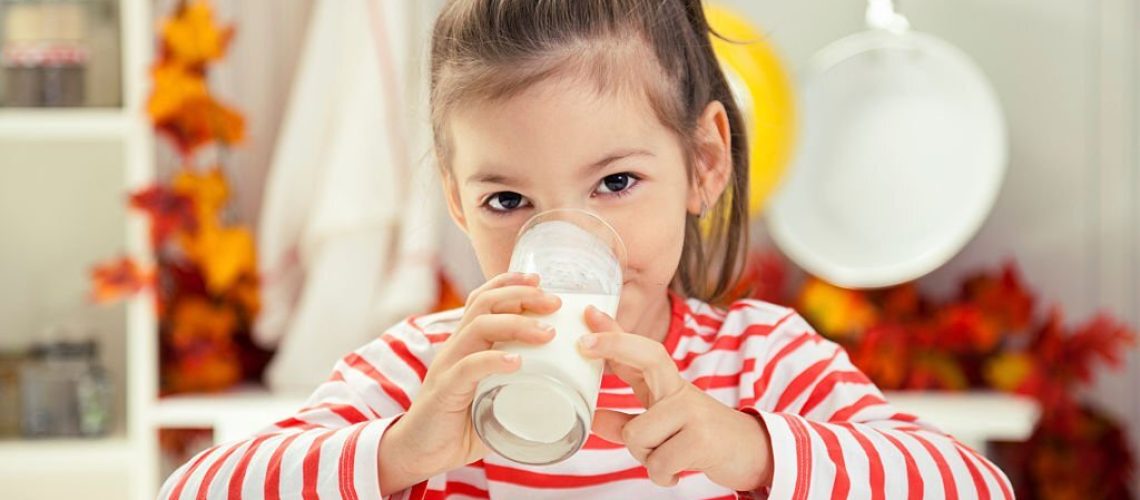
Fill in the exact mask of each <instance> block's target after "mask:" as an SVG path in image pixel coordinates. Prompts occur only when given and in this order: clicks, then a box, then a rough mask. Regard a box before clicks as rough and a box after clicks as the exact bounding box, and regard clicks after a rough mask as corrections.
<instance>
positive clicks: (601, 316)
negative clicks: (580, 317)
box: [585, 306, 625, 333]
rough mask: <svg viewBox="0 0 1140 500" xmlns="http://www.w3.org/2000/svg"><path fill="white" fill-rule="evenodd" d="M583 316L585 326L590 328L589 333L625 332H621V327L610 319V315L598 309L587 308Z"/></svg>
mask: <svg viewBox="0 0 1140 500" xmlns="http://www.w3.org/2000/svg"><path fill="white" fill-rule="evenodd" d="M585 315H586V317H585V320H586V326H587V327H589V328H590V331H591V332H594V333H600V332H623V331H625V330H622V328H621V325H619V324H618V322H617V320H615V319H613V318H612V317H610V315H608V314H606V313H604V312H602V310H601V309H598V308H597V307H594V306H589V307H587V308H586V312H585Z"/></svg>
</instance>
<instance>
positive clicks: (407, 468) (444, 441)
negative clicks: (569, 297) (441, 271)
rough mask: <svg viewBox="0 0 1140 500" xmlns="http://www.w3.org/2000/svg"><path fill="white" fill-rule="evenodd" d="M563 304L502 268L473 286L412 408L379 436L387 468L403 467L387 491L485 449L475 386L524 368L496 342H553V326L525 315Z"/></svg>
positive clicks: (530, 278) (532, 280)
mask: <svg viewBox="0 0 1140 500" xmlns="http://www.w3.org/2000/svg"><path fill="white" fill-rule="evenodd" d="M559 307H561V301H560V300H559V299H558V297H557V296H555V295H550V294H547V293H545V292H543V291H542V290H539V289H538V276H536V275H522V274H517V273H507V274H502V275H499V276H496V277H495V278H492V279H491V280H489V281H488V282H487V283H486V284H484V285H483V286H481V287H479V288H478V289H476V290H475V291H473V292H471V294H470V295H469V296H468V298H467V306H466V309H465V310H464V313H463V318H462V319H461V320H460V322H459V325H458V326H457V327H456V331H455V332H454V333H453V334H452V335H451V337H449V338H448V339H447V341H446V342H445V343H444V345H443V346H442V347H441V348H440V351H439V353H438V354H436V356H435V358H434V359H433V360H432V363H431V366H430V367H429V368H428V371H427V375H426V376H425V378H424V382H423V385H422V386H421V387H420V391H419V394H418V395H417V396H416V398H415V401H414V403H413V404H412V406H411V408H409V409H408V411H407V412H406V413H405V414H404V416H403V417H401V418H400V420H397V421H396V422H395V423H394V424H393V425H392V427H390V428H389V429H388V431H387V432H386V433H385V434H384V437H383V439H382V440H381V443H380V444H381V451H380V453H381V455H382V457H381V464H382V466H384V464H385V463H386V464H388V465H395V464H399V468H400V469H401V470H399V471H392V472H393V474H392V477H393V478H394V479H393V480H392V481H391V483H395V484H391V483H390V484H391V486H393V489H390V490H389V491H387V492H386V493H391V491H396V490H399V489H402V488H401V487H400V486H411V485H412V484H415V483H416V482H419V481H422V480H424V479H427V478H430V477H432V476H434V475H436V474H439V473H442V472H445V471H448V470H452V469H455V468H458V467H462V466H464V465H466V464H469V463H471V462H474V461H476V460H479V459H481V458H483V456H484V455H486V454H487V449H486V447H485V446H484V445H483V443H482V441H480V440H479V436H478V435H477V434H476V432H475V429H474V428H473V427H472V425H471V403H472V400H473V399H474V396H475V387H476V385H477V384H478V383H479V381H481V380H483V379H484V378H486V377H487V376H489V375H492V374H496V373H510V372H513V371H515V370H517V369H518V368H519V366H520V362H519V358H518V356H517V355H508V354H506V353H504V352H502V351H494V350H491V346H492V345H493V344H495V343H496V342H524V343H528V344H544V343H546V342H549V341H550V340H551V339H553V338H554V329H553V328H552V327H550V326H549V325H546V324H544V323H542V322H540V321H538V320H535V319H533V318H528V317H524V316H522V313H524V312H527V313H533V314H538V315H546V314H551V313H554V312H555V311H557V310H558V308H559ZM397 477H398V478H399V479H395V478H397ZM401 479H402V480H401ZM403 483H408V484H406V485H405V484H403Z"/></svg>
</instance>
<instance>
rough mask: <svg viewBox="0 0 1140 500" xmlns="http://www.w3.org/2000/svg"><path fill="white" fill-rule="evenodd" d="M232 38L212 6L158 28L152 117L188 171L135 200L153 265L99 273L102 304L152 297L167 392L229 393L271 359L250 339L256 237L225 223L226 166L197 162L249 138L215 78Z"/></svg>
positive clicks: (191, 4)
mask: <svg viewBox="0 0 1140 500" xmlns="http://www.w3.org/2000/svg"><path fill="white" fill-rule="evenodd" d="M234 33H235V31H234V28H233V27H232V26H222V25H220V24H218V23H217V22H216V20H215V18H214V12H213V9H212V6H211V4H210V2H208V1H206V0H190V1H184V2H180V3H179V4H178V5H177V6H176V7H175V8H174V11H173V14H172V15H171V16H170V17H169V18H167V19H165V20H164V21H163V22H162V23H161V24H160V30H159V35H160V37H159V50H158V57H157V60H156V61H155V63H154V65H153V67H152V69H151V77H152V83H153V88H152V91H151V94H150V98H149V100H148V101H147V106H146V112H147V115H148V116H149V118H150V120H151V123H152V124H153V126H154V128H155V131H156V132H157V133H158V134H159V135H160V136H162V137H165V138H166V139H167V140H168V141H169V143H170V144H171V145H172V146H173V150H174V151H175V152H176V153H177V155H178V158H179V160H180V164H179V165H178V167H177V169H175V170H176V171H175V172H174V173H173V174H172V175H170V176H169V179H168V180H167V181H165V182H160V183H156V184H153V185H150V186H146V187H144V188H142V189H139V190H137V191H135V192H133V193H131V194H130V197H129V203H130V207H131V208H132V209H134V210H136V211H138V212H139V213H142V214H143V215H144V216H145V217H146V219H147V220H148V221H149V223H150V224H149V225H150V243H151V247H152V255H153V258H154V262H153V263H152V264H150V265H144V264H142V263H139V262H136V261H134V260H132V259H130V258H126V257H122V258H118V259H115V260H113V261H110V262H107V263H104V264H99V265H96V266H95V267H94V268H93V269H92V273H91V278H92V294H91V298H92V300H94V301H95V302H99V303H109V302H114V301H117V300H120V299H123V298H126V297H129V296H131V295H133V294H136V293H138V292H140V291H143V290H153V292H154V296H155V305H156V308H157V311H158V317H159V330H160V331H159V334H160V348H161V351H162V353H161V354H162V359H161V365H162V373H161V376H162V381H161V387H162V391H163V392H164V393H176V392H190V391H192V392H198V391H213V390H219V389H224V388H227V387H230V386H232V385H234V384H235V383H238V382H239V381H241V380H242V379H245V378H250V376H251V374H253V373H255V372H257V371H258V370H259V368H260V365H263V361H264V359H267V355H266V353H264V352H260V351H258V350H257V349H255V348H252V343H251V342H249V340H248V333H249V329H250V325H251V323H252V321H253V318H254V317H255V316H256V314H257V310H258V307H259V300H258V290H257V275H256V268H257V266H256V253H255V249H254V240H253V237H252V235H251V234H250V232H249V230H248V229H247V228H246V227H244V226H242V225H239V224H234V223H233V222H232V221H231V220H229V219H230V217H228V216H227V206H228V203H229V198H230V188H229V183H228V182H227V179H226V175H225V171H224V168H223V167H224V166H223V165H221V164H217V163H215V164H210V163H208V162H207V165H209V166H207V167H205V168H203V167H201V166H200V164H202V163H203V162H201V161H200V159H199V158H197V156H198V154H199V153H200V151H202V150H203V148H206V147H214V148H217V149H218V150H224V149H225V148H229V147H233V146H234V145H237V144H238V143H240V142H241V140H242V138H243V137H244V135H245V122H244V119H243V117H242V115H241V114H240V113H239V112H238V111H236V110H235V109H233V108H231V107H229V106H228V105H226V104H224V103H223V102H221V101H220V100H219V99H217V97H216V96H215V95H214V94H213V93H212V92H211V91H210V86H209V79H208V77H209V72H210V69H211V66H212V65H213V64H215V63H217V62H218V61H220V60H221V59H222V58H224V57H225V55H226V51H227V50H228V48H229V45H230V41H231V40H232V39H233V37H234ZM217 156H218V157H219V158H220V157H223V155H217ZM251 357H252V358H254V360H253V361H252V362H250V359H251Z"/></svg>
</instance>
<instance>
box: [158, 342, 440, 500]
mask: <svg viewBox="0 0 1140 500" xmlns="http://www.w3.org/2000/svg"><path fill="white" fill-rule="evenodd" d="M445 337H446V335H445V334H435V335H431V334H428V333H426V332H425V331H424V330H423V329H421V328H419V326H418V325H417V324H416V323H415V322H414V320H408V321H407V322H405V323H404V324H401V325H399V326H397V327H394V328H392V329H390V330H388V331H387V332H385V333H384V334H383V335H382V336H381V337H380V338H379V339H377V340H375V341H373V342H371V343H369V344H368V345H366V346H364V347H362V348H361V349H358V350H357V351H355V352H353V353H352V354H349V355H348V356H345V357H344V358H343V359H342V360H341V361H339V362H338V363H337V364H336V366H335V367H334V369H333V374H332V376H331V377H330V378H329V380H328V381H326V382H325V383H323V384H322V385H321V386H320V387H318V388H317V390H316V391H315V392H314V393H313V395H312V396H310V398H309V400H308V402H307V403H306V405H305V407H304V408H303V409H301V410H300V411H298V412H297V413H296V414H294V415H292V416H288V417H286V418H284V419H282V420H280V421H278V422H277V423H275V424H274V425H272V426H270V427H269V428H268V429H266V430H264V431H262V432H261V433H259V434H257V435H254V436H250V437H249V438H247V439H244V440H240V441H237V442H231V443H223V444H219V445H217V446H214V447H212V448H210V449H207V450H205V451H203V452H201V453H199V454H198V455H197V456H195V457H194V458H193V459H191V460H190V461H189V462H187V463H186V464H184V465H182V466H181V467H180V468H178V470H176V471H175V472H174V473H173V474H172V475H171V476H170V477H169V478H168V479H167V480H166V482H165V483H164V484H163V486H162V489H161V491H160V494H159V497H158V498H159V499H161V500H167V499H169V500H181V499H205V498H210V499H214V498H228V499H238V498H265V499H269V500H273V499H277V498H281V497H289V498H298V497H299V498H305V499H315V498H321V499H346V500H348V499H372V498H379V497H380V484H379V473H380V467H379V460H380V457H379V447H380V439H381V437H383V435H384V431H385V430H386V429H387V428H388V427H389V426H391V425H392V423H394V422H395V421H396V420H398V419H399V418H400V417H401V416H402V415H403V413H404V412H405V411H406V410H407V409H408V407H409V406H410V405H411V401H412V399H413V398H414V396H415V394H416V392H417V391H418V389H419V387H420V385H421V383H422V382H423V378H424V376H425V374H426V372H427V366H428V365H429V364H430V361H431V357H432V355H433V353H434V351H433V349H432V344H433V342H439V341H442V340H443V339H444V338H445ZM407 495H408V492H407V491H404V492H400V493H399V494H396V495H393V496H392V498H400V497H405V496H407Z"/></svg>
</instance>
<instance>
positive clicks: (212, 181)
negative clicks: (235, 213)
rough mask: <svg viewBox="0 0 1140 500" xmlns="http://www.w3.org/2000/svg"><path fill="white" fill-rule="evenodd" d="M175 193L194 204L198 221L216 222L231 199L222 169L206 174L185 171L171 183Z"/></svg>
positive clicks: (209, 171) (213, 169) (215, 168)
mask: <svg viewBox="0 0 1140 500" xmlns="http://www.w3.org/2000/svg"><path fill="white" fill-rule="evenodd" d="M171 187H172V188H173V190H174V192H176V193H178V194H180V195H182V196H185V197H187V198H189V199H191V200H193V202H194V209H195V211H196V214H197V217H198V220H201V221H215V220H217V215H218V213H219V212H220V211H221V210H222V207H223V206H225V204H226V199H228V198H229V195H230V193H229V186H228V185H227V183H226V177H225V174H224V173H222V169H221V168H218V167H214V168H211V169H209V170H208V171H206V172H204V173H199V172H196V171H194V170H190V169H183V170H182V171H180V172H179V173H178V175H176V176H175V177H174V180H173V181H171Z"/></svg>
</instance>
